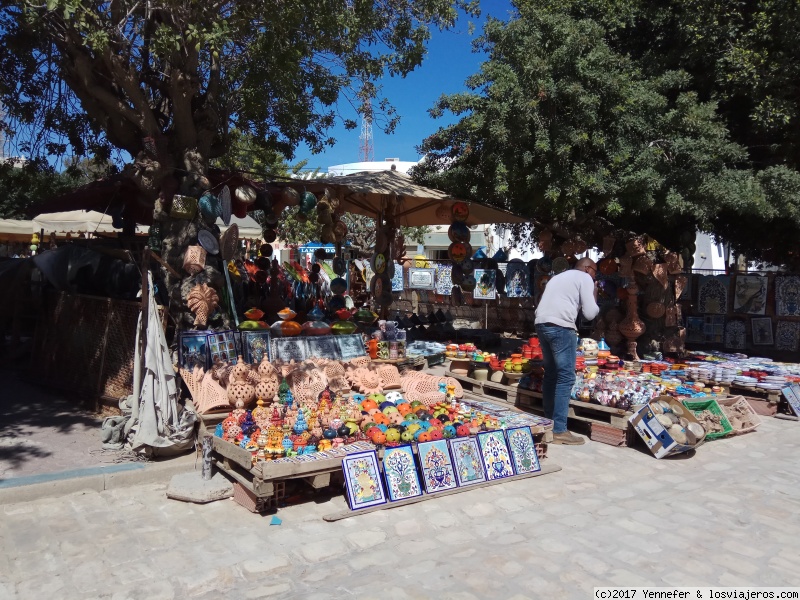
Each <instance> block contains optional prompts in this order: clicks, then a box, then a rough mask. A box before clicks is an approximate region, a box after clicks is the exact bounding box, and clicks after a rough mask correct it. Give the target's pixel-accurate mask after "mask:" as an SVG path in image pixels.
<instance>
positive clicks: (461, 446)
mask: <svg viewBox="0 0 800 600" xmlns="http://www.w3.org/2000/svg"><path fill="white" fill-rule="evenodd" d="M449 442H450V453H451V456H452V457H453V467H454V468H455V475H456V482H457V483H458V486H459V487H464V486H467V485H474V484H476V483H483V482H484V481H486V474H485V473H484V471H483V462H482V461H481V451H480V448H478V442H477V440H476V439H475V438H458V439H454V440H449Z"/></svg>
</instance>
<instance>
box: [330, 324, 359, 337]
mask: <svg viewBox="0 0 800 600" xmlns="http://www.w3.org/2000/svg"><path fill="white" fill-rule="evenodd" d="M356 329H358V326H357V325H356V324H355V323H353V322H352V321H335V322H334V323H333V324H331V333H332V334H333V335H350V334H351V333H355V331H356Z"/></svg>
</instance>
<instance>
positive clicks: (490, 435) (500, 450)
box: [478, 429, 514, 481]
mask: <svg viewBox="0 0 800 600" xmlns="http://www.w3.org/2000/svg"><path fill="white" fill-rule="evenodd" d="M478 447H479V448H480V449H481V458H482V459H483V466H484V467H485V469H486V477H487V478H488V479H489V480H490V481H491V480H492V479H503V478H504V477H511V476H512V475H513V474H514V465H513V464H512V463H511V453H510V452H509V451H508V444H506V436H505V435H504V434H503V430H502V429H498V430H496V431H484V432H482V433H479V434H478Z"/></svg>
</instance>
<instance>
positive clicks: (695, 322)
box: [686, 317, 706, 344]
mask: <svg viewBox="0 0 800 600" xmlns="http://www.w3.org/2000/svg"><path fill="white" fill-rule="evenodd" d="M686 341H687V342H689V343H699V344H704V343H705V341H706V335H705V319H704V318H703V317H686Z"/></svg>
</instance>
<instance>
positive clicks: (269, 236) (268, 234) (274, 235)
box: [264, 229, 278, 244]
mask: <svg viewBox="0 0 800 600" xmlns="http://www.w3.org/2000/svg"><path fill="white" fill-rule="evenodd" d="M277 239H278V232H277V231H275V230H274V229H265V230H264V241H265V242H267V243H268V244H271V243H272V242H274V241H275V240H277Z"/></svg>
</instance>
